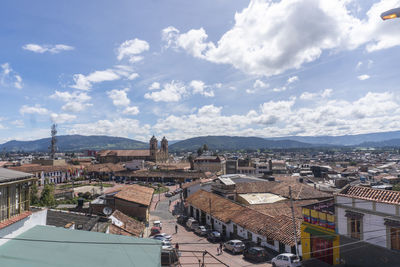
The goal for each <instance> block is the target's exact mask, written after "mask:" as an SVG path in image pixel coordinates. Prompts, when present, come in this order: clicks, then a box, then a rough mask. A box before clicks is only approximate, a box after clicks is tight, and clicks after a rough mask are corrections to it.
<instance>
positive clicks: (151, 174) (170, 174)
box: [124, 170, 206, 179]
mask: <svg viewBox="0 0 400 267" xmlns="http://www.w3.org/2000/svg"><path fill="white" fill-rule="evenodd" d="M124 176H129V177H138V178H158V177H164V178H182V179H183V178H187V179H198V178H206V176H205V174H204V173H203V172H177V171H147V170H139V171H132V172H127V173H124Z"/></svg>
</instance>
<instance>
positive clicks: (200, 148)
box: [197, 147, 203, 156]
mask: <svg viewBox="0 0 400 267" xmlns="http://www.w3.org/2000/svg"><path fill="white" fill-rule="evenodd" d="M201 154H203V148H202V147H199V149H197V155H199V156H201Z"/></svg>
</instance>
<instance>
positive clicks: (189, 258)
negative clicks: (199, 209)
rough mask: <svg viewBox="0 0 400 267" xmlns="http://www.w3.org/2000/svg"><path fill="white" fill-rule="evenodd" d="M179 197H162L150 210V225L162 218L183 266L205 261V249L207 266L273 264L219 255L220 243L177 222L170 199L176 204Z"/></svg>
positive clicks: (259, 266)
mask: <svg viewBox="0 0 400 267" xmlns="http://www.w3.org/2000/svg"><path fill="white" fill-rule="evenodd" d="M178 199H179V195H177V196H173V197H171V198H167V199H162V200H161V201H160V202H159V203H158V205H157V207H156V209H155V210H154V211H150V225H151V224H152V222H153V221H155V220H160V221H161V222H162V223H163V229H162V232H165V233H167V234H170V235H172V243H173V244H176V243H178V244H179V250H180V251H181V257H180V262H181V265H182V266H199V265H198V264H199V260H200V262H203V253H202V252H203V251H207V252H209V253H210V254H211V255H210V254H206V255H205V256H204V263H205V266H217V267H219V266H226V265H228V266H230V267H236V266H238V267H239V266H240V267H242V266H257V267H270V266H271V265H270V264H268V263H261V264H260V263H258V264H255V263H251V262H248V261H246V260H244V259H243V256H242V255H232V254H230V253H228V252H224V253H223V254H222V255H218V254H217V247H218V244H213V243H210V242H208V241H207V239H206V238H204V237H200V236H198V235H196V234H194V233H193V232H191V231H187V230H186V229H185V227H183V226H181V225H178V224H177V223H176V219H175V217H174V216H173V215H172V213H171V212H170V211H169V200H171V202H172V203H173V204H174V200H178ZM175 225H178V233H175ZM221 262H223V263H224V264H226V265H224V264H222V263H221Z"/></svg>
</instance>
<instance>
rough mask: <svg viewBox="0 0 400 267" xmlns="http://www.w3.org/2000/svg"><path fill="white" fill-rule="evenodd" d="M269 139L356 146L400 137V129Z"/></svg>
mask: <svg viewBox="0 0 400 267" xmlns="http://www.w3.org/2000/svg"><path fill="white" fill-rule="evenodd" d="M266 139H267V140H293V141H298V142H304V143H309V144H318V145H335V146H337V145H339V146H356V145H359V144H362V143H365V142H382V141H387V140H391V139H400V131H391V132H382V133H368V134H355V135H341V136H287V137H277V138H266Z"/></svg>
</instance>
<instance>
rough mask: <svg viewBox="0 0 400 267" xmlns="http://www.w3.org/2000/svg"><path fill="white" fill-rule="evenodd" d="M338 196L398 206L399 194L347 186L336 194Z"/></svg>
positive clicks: (399, 201)
mask: <svg viewBox="0 0 400 267" xmlns="http://www.w3.org/2000/svg"><path fill="white" fill-rule="evenodd" d="M337 195H338V196H344V197H351V198H358V199H364V200H371V201H376V202H382V203H388V204H400V192H399V191H391V190H382V189H373V188H369V187H364V186H350V185H349V186H347V187H345V188H344V189H343V190H342V191H340V192H339V193H337Z"/></svg>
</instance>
